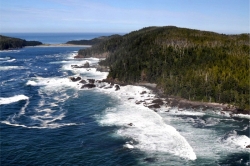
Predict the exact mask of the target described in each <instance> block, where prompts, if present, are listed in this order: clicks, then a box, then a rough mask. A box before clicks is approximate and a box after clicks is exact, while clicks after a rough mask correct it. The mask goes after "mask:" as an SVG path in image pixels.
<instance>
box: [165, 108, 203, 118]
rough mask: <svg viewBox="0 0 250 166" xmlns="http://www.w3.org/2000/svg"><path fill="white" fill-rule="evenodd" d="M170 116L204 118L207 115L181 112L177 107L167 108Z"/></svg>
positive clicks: (196, 112) (186, 111)
mask: <svg viewBox="0 0 250 166" xmlns="http://www.w3.org/2000/svg"><path fill="white" fill-rule="evenodd" d="M166 110H167V111H168V112H167V113H168V114H171V115H189V116H203V115H205V113H203V112H198V111H188V110H180V109H178V108H176V107H173V108H167V109H166Z"/></svg>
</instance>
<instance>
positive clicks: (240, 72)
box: [77, 26, 250, 111]
mask: <svg viewBox="0 0 250 166" xmlns="http://www.w3.org/2000/svg"><path fill="white" fill-rule="evenodd" d="M249 46H250V45H249V34H240V35H225V34H218V33H214V32H208V31H200V30H194V29H187V28H178V27H174V26H166V27H147V28H143V29H141V30H138V31H133V32H131V33H129V34H126V35H124V36H113V37H111V38H109V39H108V40H105V41H103V42H100V43H98V44H97V45H93V46H92V48H88V49H82V50H79V52H78V56H77V57H78V58H81V57H93V56H96V55H99V56H97V57H104V58H106V59H105V60H103V61H101V62H100V65H105V66H109V67H110V72H109V75H108V79H110V80H114V81H116V82H120V83H130V84H133V83H138V82H150V83H156V84H157V88H158V89H160V90H161V92H162V93H164V94H165V95H167V96H175V97H181V98H185V99H188V100H193V101H204V102H217V103H227V104H231V105H234V106H236V107H237V108H239V109H244V110H245V111H247V110H248V111H249V109H250V106H249V103H250V101H249V87H250V83H249V73H250V71H249V60H250V59H249V51H250V47H249Z"/></svg>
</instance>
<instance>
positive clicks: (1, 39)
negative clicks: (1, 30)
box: [0, 35, 42, 50]
mask: <svg viewBox="0 0 250 166" xmlns="http://www.w3.org/2000/svg"><path fill="white" fill-rule="evenodd" d="M41 44H42V43H41V42H39V41H26V40H23V39H19V38H13V37H7V36H2V35H0V50H7V49H17V48H22V47H25V46H37V45H41Z"/></svg>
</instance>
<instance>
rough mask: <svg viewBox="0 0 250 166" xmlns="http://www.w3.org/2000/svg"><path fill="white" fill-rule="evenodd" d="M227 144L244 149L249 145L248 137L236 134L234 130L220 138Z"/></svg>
mask: <svg viewBox="0 0 250 166" xmlns="http://www.w3.org/2000/svg"><path fill="white" fill-rule="evenodd" d="M222 141H223V142H224V143H225V144H226V145H227V146H233V147H236V148H242V149H246V146H248V145H250V138H249V137H247V136H245V135H238V134H237V132H236V131H232V132H230V133H228V134H227V135H226V136H224V138H223V140H222ZM249 150H250V149H249Z"/></svg>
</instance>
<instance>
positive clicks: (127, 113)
mask: <svg viewBox="0 0 250 166" xmlns="http://www.w3.org/2000/svg"><path fill="white" fill-rule="evenodd" d="M100 124H102V125H115V126H120V129H119V130H118V131H117V134H118V135H120V136H123V137H127V138H131V139H133V140H134V141H135V142H137V143H136V144H133V145H131V144H129V145H125V146H127V147H132V146H133V147H135V148H138V149H140V150H143V151H146V152H152V151H154V152H167V153H171V154H174V155H177V156H180V157H182V158H186V159H189V160H195V159H196V155H195V153H194V151H193V149H192V147H191V146H190V145H189V144H188V142H187V141H186V139H185V138H184V137H183V136H181V135H180V133H179V132H178V131H176V129H175V128H173V127H172V126H169V125H167V124H165V123H164V122H163V121H162V118H161V117H160V116H159V115H158V114H157V113H155V112H153V111H152V110H150V109H148V108H145V107H143V106H137V105H135V104H129V103H124V104H121V105H119V106H117V107H115V108H110V109H107V110H106V111H105V115H104V116H103V118H102V119H101V120H100Z"/></svg>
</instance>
